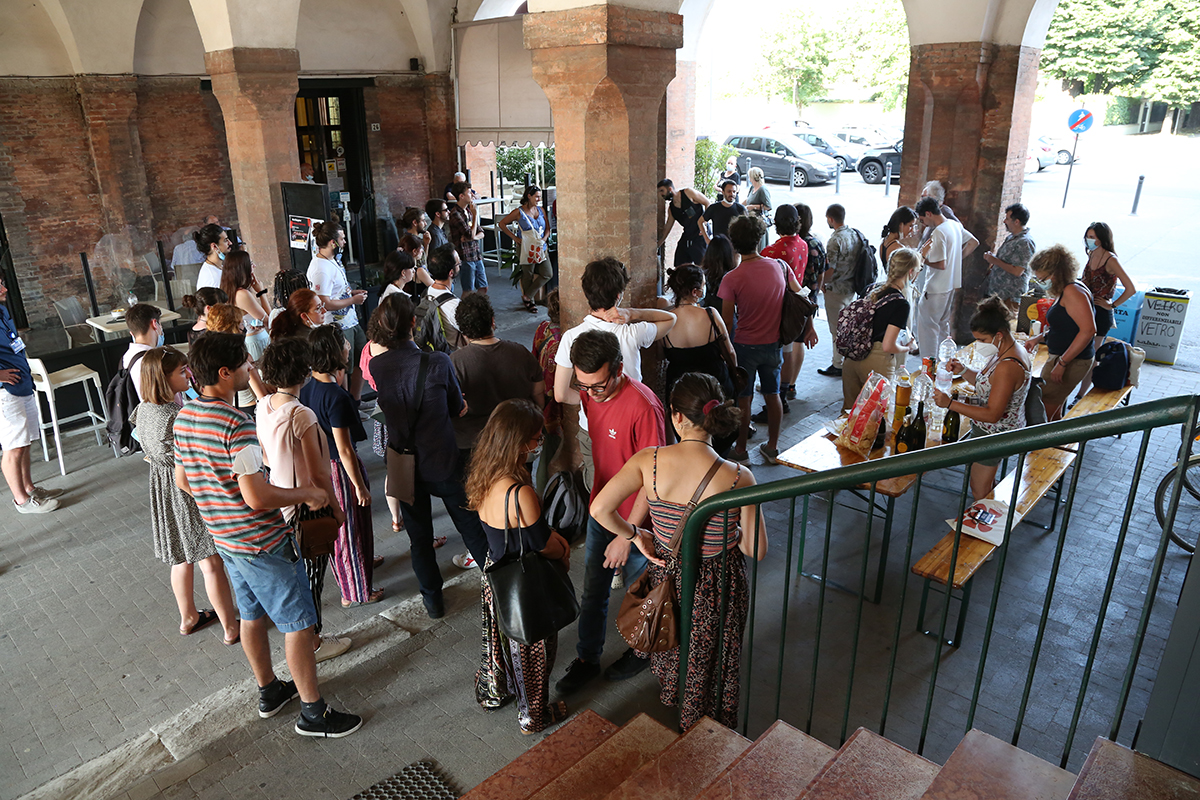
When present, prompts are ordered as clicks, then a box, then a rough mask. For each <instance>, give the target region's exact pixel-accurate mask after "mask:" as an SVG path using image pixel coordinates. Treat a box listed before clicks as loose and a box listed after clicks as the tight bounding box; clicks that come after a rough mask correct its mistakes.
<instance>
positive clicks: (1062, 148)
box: [1038, 136, 1075, 165]
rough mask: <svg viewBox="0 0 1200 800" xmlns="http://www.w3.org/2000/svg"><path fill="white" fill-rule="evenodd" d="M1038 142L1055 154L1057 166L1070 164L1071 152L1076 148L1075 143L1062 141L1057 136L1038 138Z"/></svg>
mask: <svg viewBox="0 0 1200 800" xmlns="http://www.w3.org/2000/svg"><path fill="white" fill-rule="evenodd" d="M1038 142H1039V143H1040V144H1041V145H1042V146H1043V147H1047V148H1049V149H1050V151H1051V152H1052V153H1054V161H1055V163H1056V164H1064V165H1065V164H1070V163H1071V150H1072V148H1073V147H1074V144H1075V143H1074V141H1073V140H1071V139H1062V138H1059V137H1057V136H1041V137H1038Z"/></svg>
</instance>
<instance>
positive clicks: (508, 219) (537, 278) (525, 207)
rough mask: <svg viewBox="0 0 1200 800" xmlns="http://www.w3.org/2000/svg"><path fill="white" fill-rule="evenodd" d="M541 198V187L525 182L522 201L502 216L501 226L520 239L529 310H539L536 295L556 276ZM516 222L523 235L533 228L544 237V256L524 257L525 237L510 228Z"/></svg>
mask: <svg viewBox="0 0 1200 800" xmlns="http://www.w3.org/2000/svg"><path fill="white" fill-rule="evenodd" d="M541 202H542V190H541V189H539V188H538V187H536V186H526V187H525V192H524V194H522V195H521V204H520V205H519V206H517V207H516V208H514V209H513V210H512V211H510V212H508V214H506V215H505V216H504V218H503V219H501V220H500V230H501V231H503V232H504V234H505V235H506V236H508V238H510V239H512V240H513V241H514V242H516V243H517V254H518V261H519V262H520V264H521V303H522V305H524V306H525V310H526V311H528V312H529V313H530V314H536V313H537V306H536V305H535V304H534V302H533V298H534V296H535V295H536V294H537V293H538V292H539V291H540V290H541V288H542V287H543V286H545V285H546V284H547V283H549V282H550V279H551V278H553V277H554V272H553V271H552V270H551V268H550V256H549V250H548V248H547V247H546V242H547V241H548V240H549V238H550V231H549V227H548V226H547V225H546V215H545V214H543V213H542V208H541ZM513 222H516V223H517V224H518V225H520V228H521V234H522V237H524V234H525V233H527V232H532V233H533V234H534V235H535V236H536V237H537V238H538V239H540V240H541V243H542V249H541V257H542V258H541V260H540V261H538V262H537V263H527V262H526V261H525V253H524V248H523V247H522V246H521V238H522V237H517V236H514V235H513V232H512V231H511V230H509V228H508V226H509V225H511V224H512V223H513Z"/></svg>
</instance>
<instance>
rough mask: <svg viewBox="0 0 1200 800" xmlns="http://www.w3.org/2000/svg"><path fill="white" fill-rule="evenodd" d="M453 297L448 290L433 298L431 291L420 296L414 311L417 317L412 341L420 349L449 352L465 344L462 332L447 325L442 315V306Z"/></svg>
mask: <svg viewBox="0 0 1200 800" xmlns="http://www.w3.org/2000/svg"><path fill="white" fill-rule="evenodd" d="M453 299H454V295H453V294H451V293H450V292H446V293H445V294H443V295H440V296H439V297H437V298H434V296H433V294H432V293H431V292H427V293H426V294H425V296H424V297H422V298H421V302H420V303H418V304H417V308H416V311H415V312H414V316H415V317H416V318H417V327H416V332H415V335H414V336H413V341H415V342H416V343H417V347H419V348H421V349H422V350H429V351H435V352H439V353H447V354H449V353H453V352H454V351H455V350H458V349H460V348H462V346H463V345H464V344H466V342H465V341H463V337H462V334H460V333H459V332H458V328H456V327H454V326H450V327H447V326H446V321H445V319H444V318H443V316H442V306H444V305H446V303H449V302H450V301H451V300H453Z"/></svg>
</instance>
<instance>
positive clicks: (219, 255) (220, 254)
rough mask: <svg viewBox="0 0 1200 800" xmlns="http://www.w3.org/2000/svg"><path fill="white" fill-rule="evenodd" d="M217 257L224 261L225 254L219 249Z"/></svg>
mask: <svg viewBox="0 0 1200 800" xmlns="http://www.w3.org/2000/svg"><path fill="white" fill-rule="evenodd" d="M217 258H219V259H221V260H222V261H224V260H225V254H224V253H222V252H219V251H218V253H217Z"/></svg>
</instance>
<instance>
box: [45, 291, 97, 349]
mask: <svg viewBox="0 0 1200 800" xmlns="http://www.w3.org/2000/svg"><path fill="white" fill-rule="evenodd" d="M54 310H55V311H57V312H58V319H59V321H60V322H62V325H63V330H64V331H66V333H67V347H68V348H71V347H78V346H83V345H89V344H95V343H96V331H95V329H94V328H92V326H91V325H88V324H87V322H86V320H87V314H86V313H84V310H83V305H82V304H81V303H80V302H79V298H78V297H67V298H65V299H63V300H55V301H54Z"/></svg>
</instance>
